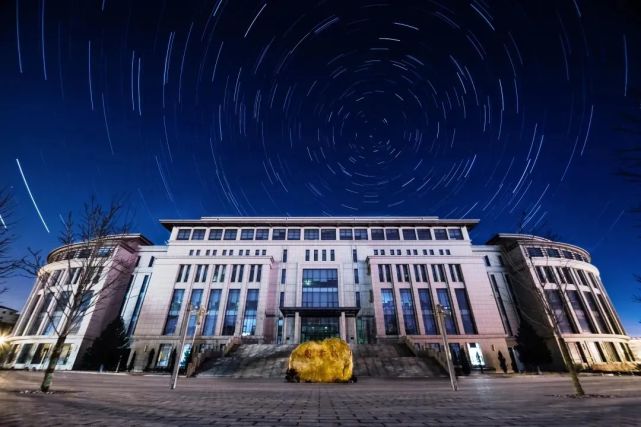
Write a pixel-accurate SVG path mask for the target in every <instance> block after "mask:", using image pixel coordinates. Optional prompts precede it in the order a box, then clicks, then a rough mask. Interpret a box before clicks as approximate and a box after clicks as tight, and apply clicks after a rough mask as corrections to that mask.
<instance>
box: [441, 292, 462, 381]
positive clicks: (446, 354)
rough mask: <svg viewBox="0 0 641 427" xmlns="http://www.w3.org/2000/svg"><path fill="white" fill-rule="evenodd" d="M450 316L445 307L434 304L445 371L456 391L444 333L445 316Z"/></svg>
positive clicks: (452, 366) (452, 365)
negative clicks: (443, 353) (441, 339)
mask: <svg viewBox="0 0 641 427" xmlns="http://www.w3.org/2000/svg"><path fill="white" fill-rule="evenodd" d="M446 314H451V311H450V309H449V308H447V307H443V306H442V305H441V304H436V318H437V319H438V328H439V330H440V331H441V336H442V337H443V346H444V347H445V358H446V359H447V371H448V373H449V374H450V383H451V384H452V390H453V391H456V390H458V384H457V382H456V374H455V373H454V364H453V363H452V354H451V353H450V346H449V345H448V343H447V333H446V332H445V327H444V324H445V315H446Z"/></svg>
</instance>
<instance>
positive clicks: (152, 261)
mask: <svg viewBox="0 0 641 427" xmlns="http://www.w3.org/2000/svg"><path fill="white" fill-rule="evenodd" d="M154 261H156V257H153V256H152V257H151V258H149V264H147V267H153V266H154Z"/></svg>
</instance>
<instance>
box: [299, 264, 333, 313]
mask: <svg viewBox="0 0 641 427" xmlns="http://www.w3.org/2000/svg"><path fill="white" fill-rule="evenodd" d="M303 307H338V270H337V269H335V268H326V269H320V268H318V269H308V268H305V269H303Z"/></svg>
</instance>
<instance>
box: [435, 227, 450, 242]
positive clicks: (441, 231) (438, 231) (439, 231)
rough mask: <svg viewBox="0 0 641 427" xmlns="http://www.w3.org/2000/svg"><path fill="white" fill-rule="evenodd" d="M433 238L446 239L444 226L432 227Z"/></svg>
mask: <svg viewBox="0 0 641 427" xmlns="http://www.w3.org/2000/svg"><path fill="white" fill-rule="evenodd" d="M434 239H435V240H447V230H446V229H444V228H435V229H434Z"/></svg>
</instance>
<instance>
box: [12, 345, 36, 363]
mask: <svg viewBox="0 0 641 427" xmlns="http://www.w3.org/2000/svg"><path fill="white" fill-rule="evenodd" d="M32 347H33V344H31V343H28V344H24V345H23V346H22V349H20V354H19V355H18V359H17V360H16V363H17V364H20V365H21V364H27V363H29V362H30V361H31V348H32Z"/></svg>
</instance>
